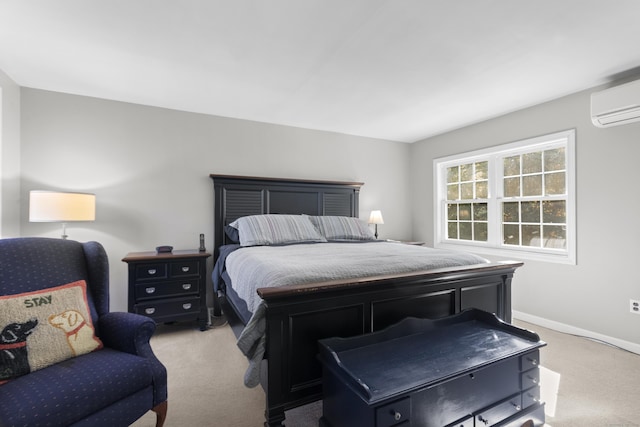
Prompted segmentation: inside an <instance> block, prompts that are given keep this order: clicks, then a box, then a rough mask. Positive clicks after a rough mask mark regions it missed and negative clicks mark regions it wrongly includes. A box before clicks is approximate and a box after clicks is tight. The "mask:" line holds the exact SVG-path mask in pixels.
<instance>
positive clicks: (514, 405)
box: [511, 402, 522, 411]
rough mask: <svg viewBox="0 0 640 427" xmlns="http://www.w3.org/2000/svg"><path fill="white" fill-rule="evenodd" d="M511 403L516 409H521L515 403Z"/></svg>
mask: <svg viewBox="0 0 640 427" xmlns="http://www.w3.org/2000/svg"><path fill="white" fill-rule="evenodd" d="M511 404H512V405H513V407H514V408H516V411H519V410H520V409H522V408H521V407H520V405H518V404H517V403H513V402H511Z"/></svg>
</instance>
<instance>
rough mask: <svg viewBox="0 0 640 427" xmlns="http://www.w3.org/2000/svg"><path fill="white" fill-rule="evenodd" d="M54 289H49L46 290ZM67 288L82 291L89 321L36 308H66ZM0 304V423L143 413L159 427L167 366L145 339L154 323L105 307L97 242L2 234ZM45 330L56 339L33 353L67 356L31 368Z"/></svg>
mask: <svg viewBox="0 0 640 427" xmlns="http://www.w3.org/2000/svg"><path fill="white" fill-rule="evenodd" d="M80 281H84V283H86V287H84V285H82V286H79V285H78V283H79V282H80ZM80 283H81V282H80ZM69 284H71V285H69ZM57 287H59V289H58V288H57ZM51 288H54V289H55V290H54V291H51V292H49V289H51ZM43 289H46V290H45V291H42V290H43ZM83 289H84V291H83ZM76 291H77V292H76ZM73 292H76V293H73ZM18 294H19V295H18ZM52 295H53V296H52ZM73 295H85V297H84V299H83V301H84V307H85V312H88V313H90V314H88V315H87V317H90V319H91V321H89V322H86V321H82V322H77V321H76V320H75V319H76V317H81V315H80V314H78V312H81V311H82V310H81V309H78V311H71V310H67V311H64V312H62V313H60V314H56V315H55V316H54V315H51V316H48V317H44V316H43V315H42V314H40V315H39V316H38V315H36V314H34V313H38V311H37V310H44V309H53V310H56V308H55V304H63V305H64V304H66V305H70V304H71V303H70V302H69V301H70V300H72V299H73ZM16 296H17V298H16ZM80 299H82V298H80ZM3 304H4V305H3ZM0 310H1V312H0V332H1V333H2V335H1V337H0V427H9V426H109V427H119V426H128V425H130V424H131V423H133V422H134V421H135V420H137V419H138V418H140V417H141V416H142V415H144V414H145V413H146V412H147V411H149V410H153V411H155V412H156V413H157V426H162V424H163V423H164V420H165V417H166V412H167V371H166V369H165V367H164V366H163V365H162V364H161V363H160V361H158V359H157V358H156V357H155V355H154V354H153V351H152V349H151V347H150V345H149V339H150V338H151V336H152V334H153V333H154V331H155V323H154V322H153V321H152V320H151V319H149V318H147V317H144V316H140V315H136V314H132V313H118V312H113V313H110V312H109V264H108V260H107V255H106V253H105V251H104V248H103V247H102V245H100V244H99V243H96V242H88V243H79V242H76V241H72V240H62V239H49V238H17V239H0ZM25 310H33V311H31V312H28V313H29V314H24V313H25ZM59 311H60V310H59ZM11 313H13V314H11ZM72 314H73V315H72ZM11 316H14V317H15V318H16V319H19V318H20V317H21V316H22V318H23V321H22V323H21V322H20V321H16V322H10V321H9V320H10V319H9V318H10V317H11ZM8 319H9V320H8ZM25 319H26V320H25ZM3 323H8V324H3ZM91 323H92V325H91ZM68 324H69V325H77V326H74V327H73V328H71V327H70V326H68ZM87 324H89V325H88V326H92V328H91V327H89V328H88V326H87ZM65 328H67V329H65ZM87 328H88V329H87ZM92 329H93V331H92ZM81 330H82V331H84V332H87V331H88V332H87V334H89V336H88V337H84V339H85V340H88V341H87V342H89V343H90V346H89V347H86V346H85V347H83V348H80V347H79V344H78V340H79V337H81V333H80V331H81ZM45 332H46V333H47V334H49V335H47V336H51V337H54V338H55V339H60V340H61V344H60V345H59V346H52V345H49V344H47V345H48V346H49V347H48V348H46V349H45V351H44V352H43V351H40V352H41V353H42V354H41V355H40V356H42V357H43V358H44V359H46V358H47V357H50V356H51V355H52V354H53V353H55V351H62V352H64V351H66V352H68V354H69V356H68V358H66V359H65V360H62V361H58V362H54V363H53V364H50V365H48V366H46V367H42V366H41V365H37V366H34V363H36V362H34V360H35V359H34V357H36V356H38V355H37V354H36V352H37V351H38V340H42V339H44V338H39V337H41V336H44V335H43V334H45ZM92 332H94V334H91V333H92ZM56 334H57V335H56ZM21 335H24V336H23V337H22V338H21ZM21 341H22V342H21ZM40 343H42V341H40ZM54 347H55V348H54ZM58 347H59V348H58ZM49 350H50V351H49ZM54 350H55V351H54ZM83 352H84V354H82V353H83ZM78 354H81V355H78ZM65 357H67V356H65ZM21 360H22V362H21ZM37 363H40V362H37ZM2 375H4V377H3V376H2ZM3 379H5V380H7V379H8V380H7V381H6V382H4V381H2V380H3Z"/></svg>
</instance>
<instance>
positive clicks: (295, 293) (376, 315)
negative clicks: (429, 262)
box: [210, 174, 522, 427]
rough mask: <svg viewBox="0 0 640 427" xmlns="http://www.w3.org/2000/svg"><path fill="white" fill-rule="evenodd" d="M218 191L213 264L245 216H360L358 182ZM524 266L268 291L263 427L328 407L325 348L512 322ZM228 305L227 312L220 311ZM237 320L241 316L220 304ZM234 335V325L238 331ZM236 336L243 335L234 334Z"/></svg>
mask: <svg viewBox="0 0 640 427" xmlns="http://www.w3.org/2000/svg"><path fill="white" fill-rule="evenodd" d="M210 177H211V179H212V180H213V183H214V241H215V247H214V260H216V259H217V258H218V255H219V253H218V248H219V247H220V246H221V245H223V244H225V243H226V235H225V233H224V226H225V225H227V224H229V223H231V222H233V221H234V220H235V219H236V218H239V217H241V216H245V215H256V214H267V213H280V214H308V215H342V216H358V195H359V192H360V187H361V186H362V185H363V183H360V182H330V181H308V180H291V179H275V178H257V177H240V176H228V175H214V174H212V175H210ZM521 265H522V263H520V262H503V263H489V264H479V265H472V266H465V267H456V268H443V269H437V270H429V271H422V272H417V273H411V274H403V275H388V276H375V277H369V278H364V279H356V280H346V281H344V280H341V281H331V282H324V283H314V284H306V285H299V286H286V287H282V288H261V289H258V294H259V295H260V297H262V299H264V301H265V302H266V308H267V310H266V320H267V330H266V334H267V338H266V353H265V358H264V360H263V362H262V363H263V365H262V368H261V384H262V387H263V388H264V390H265V392H266V411H265V418H266V422H265V426H268V427H275V426H281V425H282V422H283V421H284V419H285V410H289V409H292V408H295V407H297V406H301V405H304V404H307V403H310V402H313V401H316V400H319V399H321V398H322V382H321V377H322V367H321V365H320V363H319V362H318V360H317V354H318V344H317V341H318V340H319V339H322V338H328V337H336V336H339V337H348V336H354V335H361V334H364V333H368V332H373V331H377V330H380V329H383V328H385V327H387V326H389V325H392V324H394V323H396V322H398V321H399V320H401V319H403V318H405V317H407V316H414V317H420V318H439V317H444V316H448V315H451V314H455V313H458V312H460V311H462V310H464V309H466V308H470V307H476V308H480V309H482V310H485V311H489V312H493V313H495V314H496V315H497V316H498V317H499V318H501V319H502V320H504V321H506V322H510V321H511V279H512V277H513V274H514V271H515V270H516V269H517V268H518V267H520V266H521ZM221 304H222V305H221ZM220 307H222V309H223V310H224V311H225V314H226V315H227V317H228V318H230V323H233V322H234V319H237V317H236V316H235V315H234V312H235V307H233V305H232V304H231V302H230V301H229V300H227V299H226V298H224V295H222V296H218V295H215V296H214V311H215V312H216V313H217V312H219V310H220ZM232 326H233V325H232ZM235 332H236V334H237V333H238V328H235Z"/></svg>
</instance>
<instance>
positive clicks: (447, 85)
mask: <svg viewBox="0 0 640 427" xmlns="http://www.w3.org/2000/svg"><path fill="white" fill-rule="evenodd" d="M639 18H640V1H637V0H609V1H603V0H598V1H595V0H535V1H533V0H529V1H525V0H226V1H221V0H179V1H178V0H108V1H105V0H0V70H3V71H4V72H5V73H6V74H8V75H9V77H11V78H12V79H13V80H14V81H15V82H16V83H17V84H19V85H21V86H25V87H32V88H38V89H45V90H52V91H59V92H67V93H72V94H79V95H87V96H94V97H99V98H106V99H113V100H119V101H125V102H133V103H138V104H144V105H152V106H158V107H166V108H172V109H177V110H184V111H192V112H200V113H206V114H214V115H219V116H226V117H235V118H242V119H249V120H256V121H261V122H268V123H277V124H284V125H291V126H298V127H303V128H310V129H321V130H328V131H333V132H340V133H345V134H352V135H362V136H368V137H375V138H382V139H388V140H394V141H404V142H413V141H416V140H420V139H423V138H425V137H428V136H433V135H436V134H439V133H442V132H445V131H448V130H452V129H455V128H459V127H462V126H465V125H468V124H471V123H476V122H479V121H482V120H485V119H488V118H491V117H496V116H498V115H502V114H504V113H508V112H511V111H515V110H518V109H521V108H523V107H527V106H531V105H535V104H538V103H541V102H544V101H548V100H551V99H554V98H557V97H560V96H563V95H567V94H570V93H573V92H577V91H580V90H583V89H587V88H590V87H594V86H596V85H599V84H602V83H605V82H607V81H610V80H611V79H613V78H616V77H619V76H621V75H624V73H629V72H631V71H637V69H638V67H640V25H639V24H638V19H639ZM630 70H631V71H630Z"/></svg>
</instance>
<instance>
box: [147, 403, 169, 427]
mask: <svg viewBox="0 0 640 427" xmlns="http://www.w3.org/2000/svg"><path fill="white" fill-rule="evenodd" d="M168 406H169V403H168V402H167V401H166V400H165V401H164V402H162V403H160V404H159V405H156V406H155V407H154V408H153V409H151V410H152V411H153V412H155V413H156V427H162V426H163V425H164V421H165V420H166V419H167V407H168Z"/></svg>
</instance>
